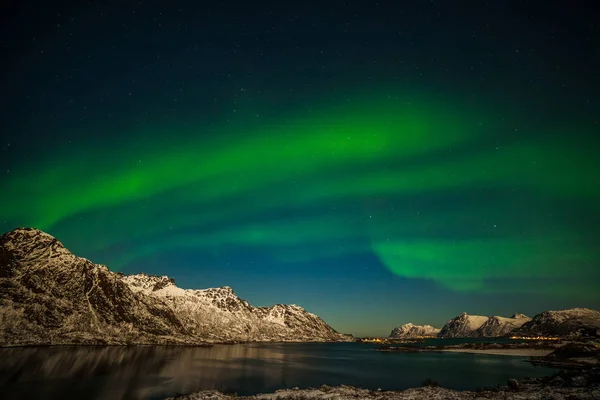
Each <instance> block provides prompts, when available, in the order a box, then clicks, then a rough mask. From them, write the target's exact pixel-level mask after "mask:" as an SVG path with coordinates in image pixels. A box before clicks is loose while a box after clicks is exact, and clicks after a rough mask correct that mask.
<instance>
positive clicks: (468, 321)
mask: <svg viewBox="0 0 600 400" xmlns="http://www.w3.org/2000/svg"><path fill="white" fill-rule="evenodd" d="M435 331H437V332H438V333H437V337H440V338H461V337H472V338H477V337H500V336H511V335H514V336H527V337H537V336H552V337H555V336H558V337H569V336H571V337H573V336H595V337H600V311H596V310H590V309H587V308H573V309H570V310H562V311H544V312H543V313H540V314H537V315H536V316H534V317H533V318H530V317H528V316H527V315H523V314H514V315H513V316H512V317H510V318H507V317H499V316H494V317H485V316H481V315H469V314H467V313H465V312H463V313H462V314H460V315H459V316H457V317H455V318H452V319H451V320H449V321H448V322H446V324H445V325H444V326H443V327H442V328H441V329H436V328H433V327H432V326H430V325H424V326H418V325H413V324H410V323H409V324H406V325H403V326H401V327H398V328H395V329H394V330H393V331H392V334H391V335H390V338H411V337H416V336H432V335H429V334H428V335H424V334H415V332H419V333H421V332H430V333H433V332H435Z"/></svg>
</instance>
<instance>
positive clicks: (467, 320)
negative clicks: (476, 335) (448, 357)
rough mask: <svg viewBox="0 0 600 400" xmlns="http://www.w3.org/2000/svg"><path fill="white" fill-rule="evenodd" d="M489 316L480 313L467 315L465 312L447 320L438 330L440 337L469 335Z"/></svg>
mask: <svg viewBox="0 0 600 400" xmlns="http://www.w3.org/2000/svg"><path fill="white" fill-rule="evenodd" d="M488 319H489V318H488V317H485V316H481V315H469V314H467V313H466V312H463V313H461V314H460V315H458V316H457V317H455V318H453V319H451V320H449V321H448V322H446V324H445V325H444V326H443V327H442V329H441V330H440V333H439V336H440V337H470V336H472V334H473V332H475V331H476V330H477V329H479V327H481V326H482V325H483V324H484V323H485V322H486V321H487V320H488Z"/></svg>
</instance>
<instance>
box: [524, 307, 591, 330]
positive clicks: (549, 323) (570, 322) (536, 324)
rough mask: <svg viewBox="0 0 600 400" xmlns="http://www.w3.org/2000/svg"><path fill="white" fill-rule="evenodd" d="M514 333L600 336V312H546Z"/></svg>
mask: <svg viewBox="0 0 600 400" xmlns="http://www.w3.org/2000/svg"><path fill="white" fill-rule="evenodd" d="M513 333H514V334H515V335H523V336H581V335H585V336H600V311H597V310H590V309H589V308H572V309H569V310H560V311H544V312H542V313H540V314H537V315H536V316H534V317H533V319H532V320H531V321H529V322H527V323H525V324H523V325H522V326H521V327H520V328H518V329H516V330H515V331H514V332H513Z"/></svg>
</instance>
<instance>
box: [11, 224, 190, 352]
mask: <svg viewBox="0 0 600 400" xmlns="http://www.w3.org/2000/svg"><path fill="white" fill-rule="evenodd" d="M0 259H1V260H9V262H6V261H4V262H3V263H2V264H1V265H0V271H2V278H0V315H1V317H0V321H1V323H0V344H1V345H27V344H66V343H81V344H120V343H122V344H126V343H157V342H161V343H162V342H164V343H177V342H179V341H183V340H184V339H185V331H184V329H183V326H182V325H181V323H180V322H179V320H178V319H177V317H176V316H175V315H174V313H173V312H172V311H171V310H169V309H168V308H167V307H165V305H164V304H162V303H160V302H156V301H152V300H151V299H145V298H142V297H140V296H137V295H136V294H135V293H133V292H132V291H131V290H130V289H129V288H128V287H127V285H126V284H124V283H123V282H121V280H120V279H119V277H118V275H116V274H113V273H112V272H110V271H109V270H108V268H106V267H105V266H102V265H96V264H93V263H92V262H90V261H88V260H86V259H83V258H79V257H75V256H74V255H73V254H71V253H70V252H69V251H68V250H67V249H65V248H64V247H63V245H62V244H61V243H60V242H59V241H58V240H56V239H55V238H53V237H52V236H50V235H47V234H45V233H43V232H41V231H38V230H34V229H19V230H15V231H12V232H9V233H7V234H5V235H2V236H0ZM163 336H164V337H163Z"/></svg>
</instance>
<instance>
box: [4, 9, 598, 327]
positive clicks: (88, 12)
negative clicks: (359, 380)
mask: <svg viewBox="0 0 600 400" xmlns="http://www.w3.org/2000/svg"><path fill="white" fill-rule="evenodd" d="M334 3H335V4H334ZM509 3H510V2H507V3H506V4H503V5H496V6H493V5H492V6H490V5H487V6H483V5H479V3H473V6H472V7H470V8H469V9H470V10H471V11H470V12H469V13H466V14H465V13H463V12H462V11H461V10H459V9H455V8H453V7H452V6H451V5H443V4H435V3H434V2H431V3H429V2H427V3H425V2H423V3H422V4H420V5H413V6H411V7H408V6H404V8H401V7H400V6H398V5H394V3H393V2H389V3H387V2H379V3H376V5H371V4H367V2H365V3H364V5H362V6H361V5H354V6H349V5H344V4H342V3H340V4H337V2H332V4H331V5H328V6H323V5H319V7H317V5H316V4H312V5H311V4H310V2H309V3H308V4H305V5H303V6H302V7H297V8H296V7H292V6H289V5H287V6H286V5H274V4H267V3H265V4H260V2H259V3H257V4H252V5H249V4H248V5H247V4H245V3H241V2H240V3H236V2H221V3H219V4H218V5H213V6H210V7H206V8H202V9H200V8H198V7H195V6H194V5H193V4H191V3H190V4H187V3H181V5H180V6H177V5H169V6H168V8H160V7H158V6H152V5H149V4H148V5H146V4H142V3H137V4H135V5H131V6H130V5H125V6H123V5H119V6H118V7H117V6H115V7H110V6H109V5H108V4H104V3H103V4H86V5H82V6H80V5H77V4H76V3H75V2H74V3H73V4H71V5H63V6H61V7H60V9H56V8H50V7H51V6H49V5H42V4H41V3H40V4H35V3H33V2H31V3H27V2H25V3H23V5H21V6H19V8H18V9H16V10H13V13H14V15H13V16H12V19H11V20H10V22H9V23H7V24H5V26H4V27H3V29H4V30H5V32H4V33H5V35H4V37H7V38H10V39H3V45H4V46H3V51H4V53H5V57H4V58H3V59H8V60H10V62H8V63H7V65H5V66H4V67H3V68H4V74H3V78H2V79H3V85H4V86H3V87H6V89H5V92H4V96H3V97H4V98H5V100H4V101H3V110H4V112H3V124H2V132H3V137H2V142H1V143H0V147H1V149H0V156H1V162H0V163H1V165H0V166H1V167H2V169H1V170H0V171H1V172H2V176H3V177H2V180H1V181H0V190H1V192H2V194H3V196H2V197H3V202H2V207H1V208H0V224H1V226H2V231H3V232H4V231H8V230H10V229H13V228H15V227H17V226H31V227H36V228H40V229H43V230H45V231H47V232H49V233H51V234H53V235H54V236H56V237H57V238H59V240H61V241H62V242H63V243H64V244H65V246H67V247H68V248H69V249H71V250H72V251H73V252H74V253H75V254H77V255H79V256H82V257H86V258H89V259H90V260H92V261H95V262H98V263H103V264H106V265H108V266H109V267H110V268H111V269H113V270H119V271H123V272H125V273H136V272H146V273H154V274H161V275H169V276H172V277H174V278H175V280H176V282H177V284H178V285H179V286H182V287H186V288H203V287H211V286H222V285H229V286H232V287H233V288H234V290H235V291H236V292H237V293H238V295H240V296H241V297H243V298H245V299H247V300H249V301H250V302H251V303H254V304H258V305H266V304H273V303H282V302H285V303H297V304H300V305H302V306H304V307H305V308H307V309H308V310H309V311H312V312H314V313H316V314H318V315H320V316H321V317H323V318H324V319H325V320H326V321H328V322H330V323H331V324H332V325H333V326H334V327H335V328H336V329H338V330H340V331H342V332H349V333H355V334H358V335H361V334H385V333H387V331H388V330H390V329H391V328H392V327H394V326H396V325H398V324H400V323H406V322H409V321H411V322H413V323H431V324H434V325H441V324H442V323H443V322H444V321H445V320H446V319H447V318H449V317H452V316H454V315H457V314H458V313H460V312H462V311H467V312H469V313H474V314H485V315H494V314H501V315H509V314H512V313H514V312H523V313H527V314H535V313H537V312H540V311H542V310H545V309H550V308H567V307H572V306H585V307H600V296H599V295H598V294H597V287H598V285H599V284H600V250H599V249H600V243H599V239H600V233H599V229H598V224H599V223H600V205H599V204H600V175H599V174H598V172H597V171H598V170H599V169H598V164H599V162H598V157H599V156H598V154H600V153H599V152H598V150H600V148H599V146H598V144H599V138H598V133H599V131H600V129H599V127H600V124H599V123H598V116H600V108H599V103H598V99H597V90H598V88H599V87H600V84H599V79H598V76H597V74H596V73H595V71H596V70H598V69H596V68H600V52H598V48H599V47H598V46H599V43H598V37H599V36H598V35H597V28H594V26H595V25H594V22H593V20H592V18H591V17H590V16H586V15H585V14H584V13H581V12H580V11H579V12H578V11H577V10H570V9H569V10H565V9H563V8H561V7H559V6H558V5H557V6H555V7H554V8H552V7H549V6H547V5H546V6H544V7H542V8H536V7H535V6H534V5H532V4H529V5H527V6H524V5H521V4H520V3H517V2H515V3H514V4H509ZM357 4H358V3H357ZM52 7H55V6H52ZM557 19H558V20H559V21H560V22H556V21H557ZM594 32H595V33H596V34H595V35H594V34H593V33H594Z"/></svg>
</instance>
